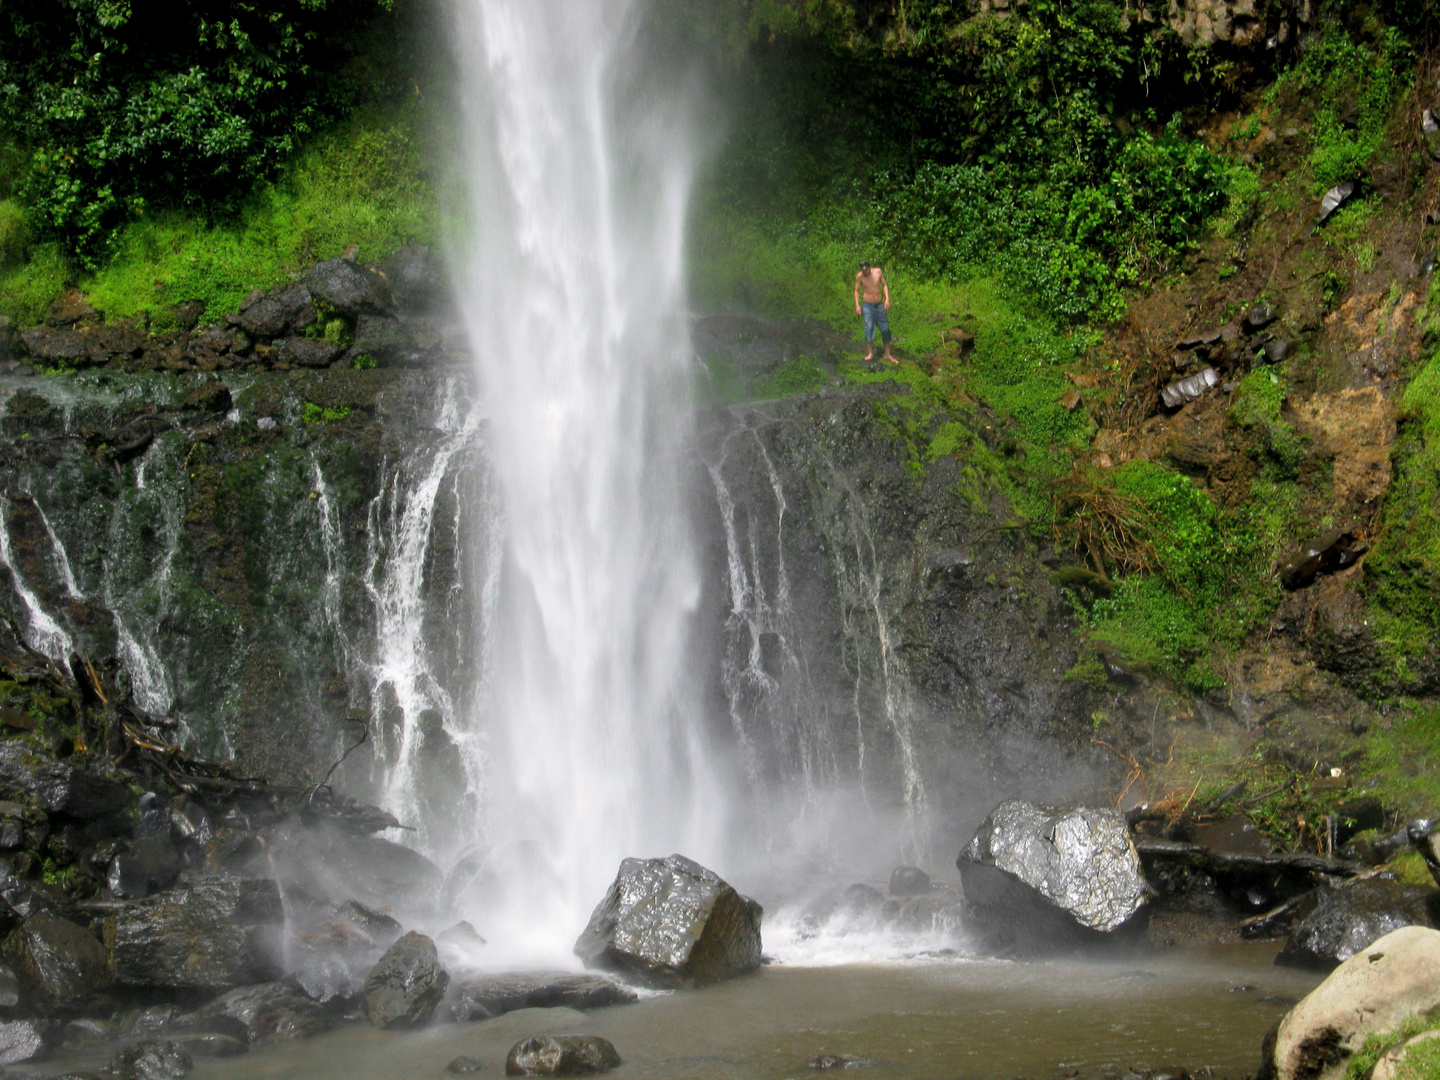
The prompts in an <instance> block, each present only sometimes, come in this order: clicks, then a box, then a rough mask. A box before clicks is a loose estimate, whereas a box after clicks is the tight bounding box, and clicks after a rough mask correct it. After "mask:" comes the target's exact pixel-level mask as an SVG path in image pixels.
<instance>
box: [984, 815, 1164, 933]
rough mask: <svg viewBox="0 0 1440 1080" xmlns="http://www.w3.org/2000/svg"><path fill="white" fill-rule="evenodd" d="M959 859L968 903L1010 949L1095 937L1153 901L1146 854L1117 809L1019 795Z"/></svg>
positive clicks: (1130, 919)
mask: <svg viewBox="0 0 1440 1080" xmlns="http://www.w3.org/2000/svg"><path fill="white" fill-rule="evenodd" d="M956 865H957V866H958V867H959V869H960V878H961V881H962V882H963V884H964V888H965V903H966V909H967V911H968V912H969V913H970V914H971V915H972V916H974V918H975V920H976V921H977V923H979V924H981V925H982V926H984V927H985V928H987V929H988V930H989V931H990V933H991V936H992V944H994V945H996V946H998V947H1000V948H1002V949H1006V950H1013V951H1021V952H1025V951H1033V950H1038V949H1043V948H1045V947H1046V946H1047V945H1049V944H1052V943H1063V942H1075V943H1079V942H1083V941H1086V940H1095V939H1097V938H1098V937H1099V936H1100V935H1105V934H1112V933H1114V932H1116V931H1118V930H1121V929H1122V928H1126V927H1128V926H1130V925H1132V924H1133V923H1134V922H1135V921H1136V919H1137V916H1139V915H1140V914H1141V912H1142V911H1143V910H1144V908H1145V901H1146V895H1147V889H1146V884H1145V877H1144V874H1143V872H1142V871H1141V867H1140V857H1139V855H1138V854H1136V851H1135V845H1134V844H1133V843H1131V840H1130V833H1129V830H1128V828H1127V827H1126V824H1125V817H1124V815H1123V814H1121V813H1120V812H1119V811H1116V810H1109V809H1096V808H1093V807H1070V808H1053V807H1047V806H1038V805H1036V804H1034V803H1030V802H1025V801H1024V800H1022V799H1011V800H1009V801H1007V802H1003V803H1001V804H1000V805H999V806H997V807H996V808H995V809H994V810H992V811H991V812H990V816H989V817H987V818H986V819H985V821H984V822H983V823H981V825H980V828H978V829H977V830H976V831H975V835H974V837H972V838H971V840H970V843H969V844H968V845H966V847H965V849H964V850H963V851H961V852H960V857H959V858H958V859H957V860H956Z"/></svg>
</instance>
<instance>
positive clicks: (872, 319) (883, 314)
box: [860, 300, 890, 345]
mask: <svg viewBox="0 0 1440 1080" xmlns="http://www.w3.org/2000/svg"><path fill="white" fill-rule="evenodd" d="M860 310H861V312H863V313H864V315H865V344H867V345H872V344H874V342H875V331H876V329H877V328H878V329H879V331H880V340H881V341H883V342H884V343H885V344H886V345H889V344H890V312H888V311H886V310H885V305H884V303H877V304H872V303H870V302H869V301H868V300H867V301H866V302H865V303H863V304H861V305H860Z"/></svg>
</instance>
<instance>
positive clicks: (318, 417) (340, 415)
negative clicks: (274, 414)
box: [300, 401, 350, 424]
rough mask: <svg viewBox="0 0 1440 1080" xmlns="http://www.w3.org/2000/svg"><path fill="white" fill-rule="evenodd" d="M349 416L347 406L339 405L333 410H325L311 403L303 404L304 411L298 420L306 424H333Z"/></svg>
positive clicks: (323, 407)
mask: <svg viewBox="0 0 1440 1080" xmlns="http://www.w3.org/2000/svg"><path fill="white" fill-rule="evenodd" d="M349 415H350V406H349V405H340V406H337V407H334V408H327V407H325V406H323V405H317V404H315V402H313V401H307V402H305V411H304V412H303V413H302V414H301V416H300V418H301V419H302V420H304V421H305V423H307V424H333V423H336V422H337V421H340V420H344V419H345V418H346V417H347V416H349Z"/></svg>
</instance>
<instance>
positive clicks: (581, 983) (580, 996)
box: [450, 972, 638, 1022]
mask: <svg viewBox="0 0 1440 1080" xmlns="http://www.w3.org/2000/svg"><path fill="white" fill-rule="evenodd" d="M451 996H452V997H453V999H454V1001H453V1004H451V1006H450V1015H451V1016H452V1017H454V1019H456V1020H457V1021H462V1022H463V1021H467V1020H489V1019H492V1018H494V1017H496V1016H501V1015H503V1014H504V1013H507V1012H514V1011H515V1010H516V1009H556V1008H570V1009H581V1010H584V1009H599V1008H603V1007H604V1006H607V1005H628V1004H629V1003H630V1002H632V1001H636V1000H638V997H637V995H636V993H635V991H633V990H627V989H626V988H625V987H623V986H618V985H616V984H615V983H613V982H611V981H610V980H609V979H606V978H604V977H603V976H600V975H573V974H570V973H568V972H555V973H554V974H540V975H531V974H518V975H490V976H486V977H485V978H482V979H467V980H466V981H465V982H463V983H461V984H460V985H459V987H458V988H457V989H456V990H455V991H454V992H453V993H452V995H451Z"/></svg>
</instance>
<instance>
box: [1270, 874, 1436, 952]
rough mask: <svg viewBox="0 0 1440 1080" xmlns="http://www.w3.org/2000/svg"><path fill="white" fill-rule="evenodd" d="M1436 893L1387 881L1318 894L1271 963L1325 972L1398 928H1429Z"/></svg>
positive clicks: (1360, 883) (1376, 880) (1355, 883)
mask: <svg viewBox="0 0 1440 1080" xmlns="http://www.w3.org/2000/svg"><path fill="white" fill-rule="evenodd" d="M1437 915H1440V893H1437V892H1436V891H1435V890H1434V889H1426V888H1421V887H1420V886H1418V885H1404V884H1402V883H1400V882H1398V881H1393V880H1390V879H1388V878H1365V879H1363V880H1360V881H1352V882H1350V883H1349V884H1347V885H1344V886H1342V887H1340V888H1338V889H1327V888H1322V889H1321V890H1320V897H1319V902H1318V903H1317V904H1316V905H1315V910H1314V911H1312V912H1311V913H1310V914H1309V915H1307V916H1306V917H1305V918H1304V919H1302V920H1301V921H1300V924H1299V925H1298V926H1296V927H1295V929H1294V931H1293V932H1292V933H1291V934H1290V939H1289V940H1288V941H1287V942H1285V947H1284V948H1283V949H1281V950H1280V955H1278V956H1277V957H1275V963H1277V964H1281V965H1284V966H1286V967H1301V968H1311V969H1314V970H1319V971H1329V970H1330V969H1331V968H1333V967H1335V966H1336V965H1338V964H1341V963H1344V962H1345V961H1346V960H1349V959H1350V957H1352V956H1354V955H1355V954H1356V953H1357V952H1359V951H1360V950H1362V949H1364V948H1365V947H1366V946H1367V945H1369V944H1370V943H1371V942H1373V941H1378V940H1379V939H1380V938H1382V937H1384V936H1385V935H1386V934H1388V933H1390V932H1391V931H1392V930H1398V929H1400V927H1402V926H1428V927H1431V928H1434V927H1435V926H1436V924H1437Z"/></svg>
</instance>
